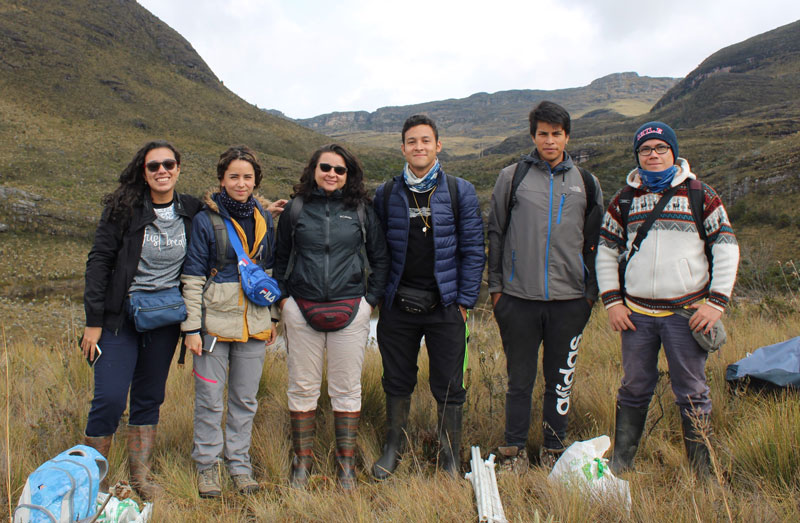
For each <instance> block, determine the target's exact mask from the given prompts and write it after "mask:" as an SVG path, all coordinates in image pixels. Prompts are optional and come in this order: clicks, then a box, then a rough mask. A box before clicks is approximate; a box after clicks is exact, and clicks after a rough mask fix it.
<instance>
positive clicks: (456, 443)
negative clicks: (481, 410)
mask: <svg viewBox="0 0 800 523" xmlns="http://www.w3.org/2000/svg"><path fill="white" fill-rule="evenodd" d="M436 411H437V414H438V420H439V466H440V467H441V468H442V470H443V471H445V472H446V473H448V474H450V475H451V476H453V477H455V478H457V477H459V476H460V475H461V420H462V415H463V411H464V409H463V406H462V405H453V404H451V403H446V404H444V403H440V404H439V405H438V407H437V409H436Z"/></svg>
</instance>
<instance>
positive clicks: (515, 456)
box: [497, 445, 531, 474]
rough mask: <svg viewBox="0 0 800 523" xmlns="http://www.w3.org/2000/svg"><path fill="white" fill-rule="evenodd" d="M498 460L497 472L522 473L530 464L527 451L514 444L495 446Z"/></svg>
mask: <svg viewBox="0 0 800 523" xmlns="http://www.w3.org/2000/svg"><path fill="white" fill-rule="evenodd" d="M497 453H498V454H499V458H500V460H499V461H498V462H497V465H498V468H497V473H498V474H509V473H510V474H522V473H523V472H525V471H527V470H528V467H530V466H531V462H530V460H529V459H528V451H527V450H525V449H524V448H519V447H517V446H516V445H511V446H510V447H497Z"/></svg>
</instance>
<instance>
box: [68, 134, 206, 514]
mask: <svg viewBox="0 0 800 523" xmlns="http://www.w3.org/2000/svg"><path fill="white" fill-rule="evenodd" d="M180 171H181V155H180V153H179V152H178V151H177V149H175V147H174V146H173V145H172V144H170V143H168V142H165V141H153V142H149V143H147V144H146V145H145V146H144V147H142V148H141V149H139V151H138V152H137V153H136V155H135V156H134V157H133V160H131V162H130V163H129V164H128V166H127V167H125V169H124V170H123V171H122V174H121V175H120V177H119V187H117V189H116V190H115V191H114V192H112V193H111V194H108V195H106V196H105V197H104V198H103V204H104V205H105V209H104V210H103V214H102V216H101V218H100V223H99V224H98V226H97V231H96V233H95V239H94V244H93V245H92V249H91V251H90V252H89V258H88V260H87V262H86V288H85V291H84V298H83V302H84V309H85V311H86V328H85V329H84V332H83V337H82V338H81V348H82V349H83V352H84V355H85V356H86V357H87V358H88V359H89V360H90V362H92V363H93V364H94V397H93V399H92V406H91V410H90V411H89V418H88V420H87V422H86V431H85V436H86V438H85V443H86V444H87V445H89V446H91V447H94V448H95V449H97V450H98V451H99V452H100V453H101V454H103V456H106V457H108V451H109V449H110V447H111V441H112V438H113V436H114V433H115V432H116V431H117V426H118V424H119V420H120V417H121V416H122V413H123V412H124V411H125V407H126V399H127V397H128V390H129V389H130V406H129V415H128V460H129V465H130V480H131V485H132V486H133V487H134V489H136V491H137V492H138V494H139V495H140V496H141V497H142V498H143V499H151V498H153V497H154V496H155V495H156V494H157V493H158V491H159V489H158V487H157V485H155V484H154V483H151V482H150V481H149V479H148V477H147V476H148V472H149V468H150V457H151V454H152V451H153V445H154V442H155V438H156V427H157V425H158V416H159V409H160V407H161V404H162V403H163V401H164V388H165V384H166V381H167V375H168V374H169V367H170V363H171V362H172V357H173V355H174V353H175V348H176V345H177V343H178V337H179V335H180V332H181V329H180V321H181V320H180V319H178V320H177V321H174V323H170V324H167V325H162V326H159V327H156V328H153V329H151V330H146V331H144V332H141V329H142V327H141V326H139V325H137V324H135V322H134V318H133V316H132V311H130V310H129V309H130V301H131V296H132V295H153V294H155V293H157V292H161V293H164V292H166V293H168V294H174V295H175V296H176V297H177V300H178V301H179V302H180V303H181V305H182V300H181V299H180V292H179V291H178V286H179V284H180V273H181V267H182V266H183V260H184V258H185V256H186V247H187V245H188V240H189V238H190V236H191V231H192V219H193V217H194V216H195V214H197V212H198V211H199V210H200V208H201V203H200V201H199V200H197V199H196V198H194V197H192V196H189V195H186V194H179V193H177V192H175V184H176V183H177V182H178V176H179V175H180ZM166 321H173V320H166ZM161 323H163V322H161ZM101 354H102V356H101ZM104 486H105V487H107V485H104Z"/></svg>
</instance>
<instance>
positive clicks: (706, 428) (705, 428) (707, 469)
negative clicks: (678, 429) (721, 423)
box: [681, 413, 711, 479]
mask: <svg viewBox="0 0 800 523" xmlns="http://www.w3.org/2000/svg"><path fill="white" fill-rule="evenodd" d="M681 422H682V425H683V444H684V446H685V447H686V456H688V458H689V466H690V467H691V468H692V470H693V471H694V473H695V475H696V476H697V477H698V479H706V478H708V477H709V476H710V475H711V456H710V454H709V453H708V447H707V446H706V443H705V440H704V439H703V434H704V433H705V436H706V437H707V438H708V439H709V441H710V440H711V418H710V416H709V415H708V414H700V415H699V416H698V417H693V416H687V415H684V414H683V413H681Z"/></svg>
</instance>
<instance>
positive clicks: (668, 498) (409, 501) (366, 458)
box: [0, 300, 800, 523]
mask: <svg viewBox="0 0 800 523" xmlns="http://www.w3.org/2000/svg"><path fill="white" fill-rule="evenodd" d="M778 305H780V307H778ZM797 306H798V303H797V301H796V300H795V301H794V302H785V303H782V304H776V303H775V302H760V303H757V304H751V305H747V304H739V305H737V306H735V307H733V308H732V309H731V310H730V311H729V313H728V314H727V315H726V327H727V329H728V334H729V339H730V341H729V343H728V344H727V345H725V347H723V348H722V350H721V351H720V352H718V353H715V354H713V355H712V356H711V357H710V358H709V361H708V367H707V373H708V376H709V385H710V387H711V397H712V401H713V402H714V412H713V417H712V425H713V431H714V436H713V449H714V451H715V454H714V456H715V460H716V467H717V469H716V470H717V472H718V473H719V476H718V479H712V480H710V481H708V482H707V483H698V482H697V481H696V480H695V479H694V477H693V476H692V474H691V473H690V471H689V470H688V466H687V461H686V457H685V452H684V449H683V443H682V439H681V429H680V418H679V415H678V409H677V407H676V406H675V405H674V396H673V394H672V391H671V389H670V383H669V373H668V372H667V371H666V366H665V362H664V360H663V358H662V361H661V362H660V369H662V371H663V373H662V376H661V380H660V382H659V384H658V386H657V388H656V395H655V397H654V399H653V402H652V404H651V408H650V415H649V418H648V422H647V430H646V432H645V434H646V436H645V438H644V439H643V442H642V445H641V448H640V451H639V454H638V456H637V465H636V471H635V472H631V473H627V474H625V475H623V478H624V479H626V480H628V481H629V482H630V488H631V497H632V507H631V511H630V512H627V511H626V510H625V509H624V508H623V505H622V504H621V503H620V502H619V501H618V500H616V499H614V498H610V499H600V500H592V499H590V498H588V497H584V496H582V495H581V494H580V492H578V491H577V490H576V489H574V488H569V487H567V486H564V485H561V484H551V483H549V482H548V481H547V470H545V469H543V468H540V467H538V466H533V467H532V468H530V469H529V470H528V471H527V472H526V473H524V474H522V475H520V476H515V475H510V476H502V475H501V476H500V477H499V480H498V484H499V485H498V487H499V492H500V496H501V499H502V502H503V505H504V508H505V513H506V516H507V517H508V520H509V521H513V522H530V521H537V519H536V518H537V516H539V517H540V521H563V522H583V521H620V522H629V521H631V522H633V521H760V522H761V521H763V522H776V523H777V522H781V521H797V520H798V519H800V505H798V499H800V432H798V431H797V430H795V429H796V427H798V426H800V397H798V394H797V392H796V391H795V392H793V393H791V392H782V393H777V394H763V395H759V394H756V393H753V392H749V393H745V392H734V391H731V390H729V389H728V386H727V384H726V382H725V379H724V375H725V369H726V367H727V365H728V364H730V363H733V362H735V361H738V360H739V359H741V358H743V357H744V356H745V354H746V353H747V352H749V351H752V350H754V349H755V348H757V347H760V346H762V345H765V344H771V343H775V342H778V341H781V340H784V339H787V338H789V337H791V336H795V335H797V333H798V329H800V317H798V314H797ZM25 307H26V313H27V317H28V318H33V317H36V318H38V319H39V321H40V322H46V323H45V328H44V329H39V328H35V329H34V328H31V327H33V325H32V324H31V323H29V322H23V324H22V325H16V326H12V325H11V324H10V323H11V321H14V320H13V319H12V318H9V317H8V316H5V315H4V316H3V318H4V320H3V325H5V327H6V329H5V334H4V336H5V339H6V343H3V344H2V345H1V346H0V350H2V352H3V354H2V360H0V361H2V362H3V364H2V365H0V391H2V392H0V397H2V398H3V400H4V401H0V418H2V419H3V420H6V419H10V423H9V424H8V425H6V424H5V422H4V423H3V424H2V425H3V427H4V428H3V429H0V436H2V438H4V440H5V438H6V437H8V441H9V445H8V446H7V447H6V446H3V449H4V451H3V452H2V454H0V472H1V473H0V519H2V518H4V515H7V513H8V510H9V505H12V506H13V505H14V504H15V503H16V500H17V498H18V496H19V493H20V491H21V489H22V485H23V483H24V481H25V478H26V477H27V475H28V474H29V473H30V472H31V471H32V470H33V469H34V468H35V467H36V466H37V465H38V464H39V463H41V462H43V461H44V460H46V459H48V458H50V457H52V456H53V455H55V454H57V453H58V452H60V451H62V450H64V449H66V448H69V447H70V446H72V445H74V444H76V443H77V442H79V441H80V439H81V435H82V430H83V427H84V424H85V421H86V414H87V412H88V409H89V400H90V398H91V390H92V378H91V373H90V370H89V368H88V367H87V366H86V363H85V362H84V361H83V358H82V357H81V356H80V355H79V352H78V350H77V349H76V348H75V347H74V338H73V337H72V333H73V332H74V329H75V328H76V327H77V325H78V323H77V322H76V320H75V318H79V317H80V316H81V313H80V305H79V304H78V303H69V302H65V301H63V300H46V301H45V302H41V301H40V302H36V303H33V304H28V305H26V306H25ZM781 307H782V308H781ZM792 309H794V310H792ZM781 311H784V312H781ZM471 322H472V323H471V325H470V330H471V332H472V336H471V339H470V346H469V367H468V369H467V372H466V374H465V382H466V385H467V387H468V393H467V403H466V410H465V415H464V435H463V441H462V444H463V448H462V456H463V457H464V459H465V460H466V457H467V450H468V446H469V445H480V447H481V450H482V452H483V455H484V457H485V456H486V455H487V454H488V452H489V451H490V450H493V449H494V447H496V446H497V445H499V444H502V438H503V426H504V425H503V424H504V418H503V405H504V392H505V357H504V356H503V352H502V349H501V347H500V343H499V334H498V332H497V327H496V325H495V323H494V321H493V320H492V319H491V316H490V315H489V314H486V313H480V314H476V315H473V318H472V320H471ZM189 360H191V358H189ZM426 360H427V356H426V353H425V351H422V355H421V360H420V369H421V370H420V373H419V386H418V387H417V391H416V392H415V393H414V395H413V397H412V409H411V416H410V423H409V440H410V442H411V445H410V448H409V451H408V452H406V453H405V455H404V456H405V457H404V459H403V461H402V462H401V464H400V466H399V467H398V471H397V474H396V477H394V478H393V479H392V480H390V481H387V482H385V483H375V482H373V481H371V480H370V477H369V472H368V471H369V467H370V466H371V465H372V463H373V462H374V460H375V459H376V458H377V457H378V456H379V455H380V446H381V443H382V438H383V435H382V432H383V416H384V405H383V392H382V390H381V385H380V376H381V365H380V356H379V354H378V353H377V351H375V350H372V349H370V350H368V351H367V355H366V360H365V363H364V373H363V379H362V381H363V405H362V423H361V428H360V432H359V437H358V450H357V460H358V464H357V470H358V474H359V482H358V489H357V492H356V493H354V494H352V495H347V494H344V493H342V492H340V491H339V490H338V489H337V487H336V485H335V483H334V481H333V479H332V478H333V477H334V475H335V472H334V465H333V453H334V448H335V439H334V434H333V420H332V414H331V411H330V402H329V399H328V396H327V393H326V390H327V387H326V385H325V383H323V385H322V391H323V394H322V398H321V399H320V410H319V413H318V416H317V419H318V425H317V433H316V440H315V448H314V451H315V458H316V461H315V465H314V466H315V473H314V475H313V477H312V480H311V488H310V489H309V490H308V491H300V492H296V491H292V490H290V489H289V488H288V479H287V478H288V473H289V460H290V455H291V451H290V439H289V437H290V436H289V419H288V413H287V407H286V379H287V378H286V372H287V371H286V359H285V353H284V352H282V351H278V352H269V353H268V354H267V358H266V361H265V365H264V373H263V376H262V378H261V383H260V386H259V393H258V398H259V407H258V413H257V415H256V418H255V425H254V431H253V447H252V451H251V454H252V458H253V463H254V466H255V477H256V479H257V481H259V483H260V484H261V486H262V488H263V490H262V491H261V492H259V493H257V494H255V495H252V496H242V495H238V494H237V493H236V492H235V491H234V490H233V487H232V484H231V482H230V481H229V480H227V476H226V475H225V476H223V477H224V478H225V481H226V483H225V486H224V490H223V497H222V498H221V499H218V500H203V499H200V498H199V497H198V496H197V490H196V473H195V469H194V464H193V462H192V460H191V457H190V453H191V446H192V412H193V410H192V406H191V404H192V401H193V398H194V394H193V386H192V380H193V378H192V376H191V369H190V368H189V367H186V368H179V367H173V369H172V372H171V376H170V379H169V382H168V386H167V398H166V401H165V403H164V406H163V408H162V410H161V423H160V425H159V433H158V440H157V447H156V451H155V455H154V473H155V480H156V481H157V482H158V483H159V484H160V485H162V486H163V487H164V488H165V489H166V496H165V497H164V498H162V499H160V500H159V501H157V502H156V506H155V514H154V520H153V521H170V522H192V523H195V522H219V523H222V522H231V523H233V522H240V521H298V522H299V521H303V522H307V521H313V522H320V523H322V522H329V521H420V522H422V521H475V519H476V517H475V515H476V512H475V505H474V495H473V493H472V488H471V486H470V484H469V483H468V482H467V481H465V480H463V479H459V480H453V479H449V478H445V477H443V476H442V475H439V474H438V473H437V472H436V471H435V461H434V454H435V448H436V447H435V423H436V415H435V411H436V408H435V404H434V401H433V398H432V397H431V395H430V392H429V390H428V387H427V384H426V382H427V367H428V366H427V361H426ZM189 365H190V362H189ZM620 375H621V362H620V350H619V335H618V334H616V333H613V332H611V330H610V329H609V327H608V325H607V319H606V315H605V312H604V311H602V310H599V309H597V308H596V309H595V311H594V315H593V318H592V320H591V321H590V323H589V325H588V326H587V329H586V331H585V335H584V341H583V343H582V344H581V348H580V356H579V358H578V364H577V367H576V378H575V386H574V388H573V394H572V400H573V402H572V408H571V413H570V426H569V434H570V437H571V438H574V439H576V440H578V439H579V440H584V439H589V438H592V437H596V436H599V435H601V434H606V435H609V436H611V435H612V432H613V427H614V395H615V391H616V389H617V387H618V386H619V380H620ZM542 382H543V380H542V376H541V375H540V376H539V378H538V379H537V384H536V385H537V386H536V388H535V390H534V394H533V398H534V400H533V420H532V424H531V426H532V429H531V432H530V436H529V442H530V443H529V449H528V450H529V453H531V455H534V456H535V455H536V453H537V452H538V448H539V446H540V445H541V429H540V428H539V427H540V426H541V425H540V420H541V401H542ZM9 383H10V385H8V384H9ZM6 387H10V388H6ZM125 423H126V420H125V419H123V421H122V427H121V428H120V432H119V436H121V437H117V438H115V441H114V444H113V447H112V449H111V455H110V477H111V479H112V481H117V480H120V479H125V478H127V473H128V472H127V451H126V448H125V443H124V427H125ZM6 430H7V431H8V436H6V433H5V431H6ZM464 466H465V471H466V470H468V469H469V466H468V464H467V463H466V461H465V462H464ZM9 472H10V483H9V482H8V481H7V477H8V476H7V474H8V473H9ZM9 498H10V502H9ZM729 518H730V519H729Z"/></svg>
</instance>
